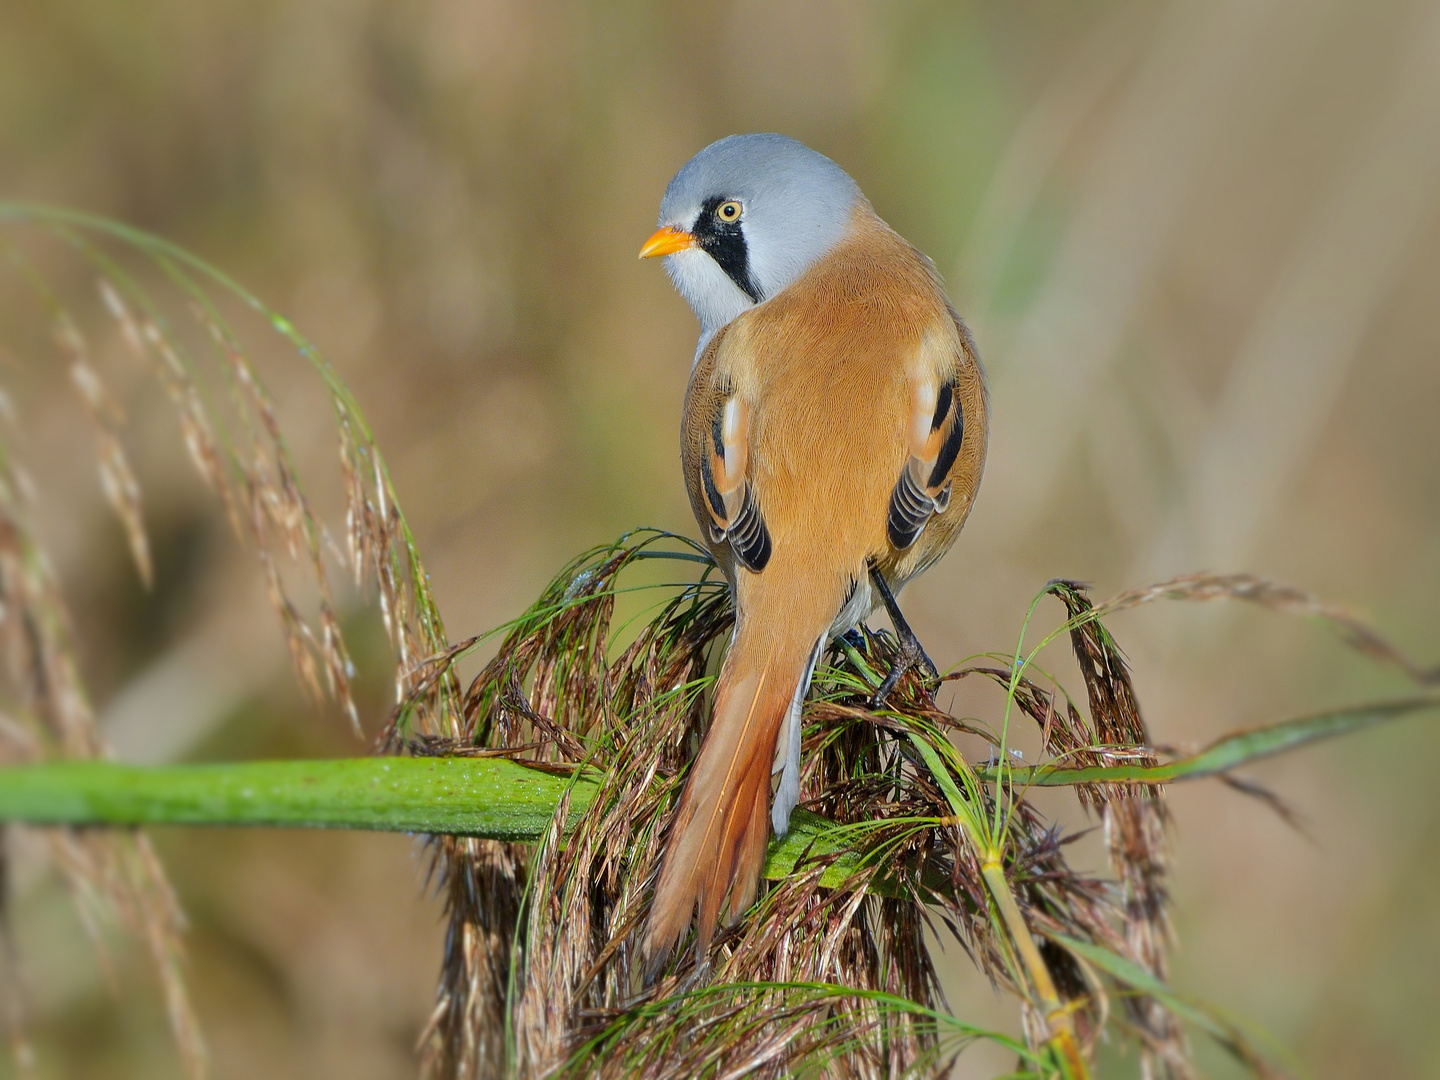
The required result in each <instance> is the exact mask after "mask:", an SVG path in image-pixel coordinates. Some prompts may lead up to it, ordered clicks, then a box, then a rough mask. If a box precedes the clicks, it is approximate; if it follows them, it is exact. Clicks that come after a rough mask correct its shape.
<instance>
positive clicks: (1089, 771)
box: [976, 694, 1440, 787]
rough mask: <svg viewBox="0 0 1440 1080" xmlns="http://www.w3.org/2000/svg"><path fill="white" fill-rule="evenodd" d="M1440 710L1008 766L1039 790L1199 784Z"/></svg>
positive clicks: (1351, 711)
mask: <svg viewBox="0 0 1440 1080" xmlns="http://www.w3.org/2000/svg"><path fill="white" fill-rule="evenodd" d="M1437 708H1440V696H1437V695H1433V694H1431V695H1425V696H1422V697H1413V698H1403V699H1401V700H1398V701H1386V702H1380V703H1376V704H1369V705H1359V706H1352V707H1348V708H1344V709H1332V710H1330V711H1327V712H1322V713H1315V714H1313V715H1311V716H1302V717H1299V718H1297V719H1294V720H1284V721H1281V722H1280V723H1278V724H1270V725H1268V726H1266V727H1260V728H1251V729H1249V730H1246V731H1237V732H1235V733H1233V734H1230V735H1226V736H1225V737H1224V738H1222V739H1219V740H1218V741H1216V742H1213V743H1211V744H1210V745H1209V746H1208V747H1206V748H1205V749H1204V750H1202V751H1200V752H1199V753H1198V754H1192V755H1190V756H1189V757H1183V758H1179V759H1177V760H1175V761H1167V762H1164V763H1162V764H1159V765H1148V766H1147V765H1109V766H1099V765H1097V766H1093V767H1090V768H1079V769H1072V768H1066V767H1064V766H1060V765H1032V766H1030V767H1029V768H1006V770H1005V773H1006V776H1007V777H1008V778H1009V779H1010V780H1011V782H1013V783H1014V784H1015V785H1016V786H1027V785H1028V786H1034V787H1066V786H1069V785H1072V784H1094V783H1107V782H1108V783H1116V782H1121V781H1127V782H1132V783H1141V784H1168V783H1170V782H1172V781H1175V780H1197V779H1200V778H1201V777H1206V776H1215V775H1217V774H1219V773H1224V772H1229V771H1230V770H1231V769H1234V768H1236V767H1238V766H1240V765H1245V764H1248V763H1249V762H1252V761H1258V760H1259V759H1260V758H1266V757H1271V756H1273V755H1275V754H1281V753H1284V752H1286V751H1288V750H1294V749H1296V748H1298V747H1301V746H1304V745H1305V744H1306V743H1311V742H1317V741H1319V740H1320V739H1329V738H1334V737H1335V736H1337V735H1349V734H1353V733H1355V732H1357V731H1363V730H1365V729H1366V728H1370V727H1374V726H1375V725H1377V724H1383V723H1387V722H1389V721H1391V720H1398V719H1400V718H1401V717H1403V716H1409V715H1410V714H1412V713H1416V712H1423V711H1426V710H1429V709H1437ZM976 772H977V774H978V775H979V777H980V778H981V779H982V780H985V781H987V782H993V781H994V780H995V779H996V778H997V770H995V769H978V770H976Z"/></svg>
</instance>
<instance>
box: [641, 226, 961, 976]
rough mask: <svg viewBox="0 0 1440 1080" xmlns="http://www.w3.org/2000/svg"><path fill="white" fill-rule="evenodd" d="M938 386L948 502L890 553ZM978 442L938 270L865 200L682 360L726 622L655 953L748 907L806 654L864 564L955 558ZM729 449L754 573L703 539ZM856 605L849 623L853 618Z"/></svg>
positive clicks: (671, 849)
mask: <svg viewBox="0 0 1440 1080" xmlns="http://www.w3.org/2000/svg"><path fill="white" fill-rule="evenodd" d="M937 386H951V387H953V391H947V392H953V395H954V397H955V399H957V403H958V404H957V409H956V414H957V416H958V417H960V418H961V419H958V420H957V421H956V422H960V423H963V425H964V429H963V440H961V441H960V443H959V450H958V453H957V454H956V456H955V458H954V461H953V464H951V465H950V467H949V468H948V470H946V472H945V475H944V476H943V477H940V478H939V482H938V483H937V484H936V485H934V488H935V490H936V491H938V490H940V489H941V488H943V489H944V493H945V496H946V498H947V499H948V502H945V503H944V505H943V508H942V509H940V510H938V511H937V512H935V513H934V515H933V517H931V518H930V519H929V520H928V522H927V523H926V524H925V525H924V527H923V529H922V531H921V532H920V534H919V537H918V539H916V540H915V541H914V542H913V543H912V544H911V545H910V546H909V547H907V548H905V549H903V550H898V549H897V548H896V547H895V546H894V545H893V543H892V541H891V537H890V536H889V535H888V534H887V513H888V511H889V509H890V504H891V499H892V493H893V492H894V491H895V489H896V485H897V479H898V478H899V477H900V476H901V474H902V470H904V469H905V468H906V467H907V463H908V462H910V461H911V459H912V457H915V456H917V455H918V459H923V461H924V463H925V464H924V466H923V467H917V469H916V475H918V476H920V477H921V481H920V483H921V486H922V487H923V486H924V485H925V484H926V483H927V482H928V480H929V479H930V477H929V476H928V475H927V474H926V468H928V463H929V462H930V461H932V460H934V458H935V456H936V453H937V452H938V451H937V450H936V449H935V448H936V447H938V446H939V445H940V444H941V443H942V442H943V437H944V434H945V431H944V430H943V429H941V428H939V427H937V428H936V429H935V430H934V431H932V430H931V429H930V426H929V417H928V416H925V415H919V414H918V413H917V409H919V408H920V407H921V406H922V405H923V406H925V407H928V408H934V407H935V406H934V402H935V400H936V392H935V387H937ZM927 388H928V389H927ZM927 393H928V394H929V396H928V397H926V396H925V395H926V394H927ZM737 398H738V399H739V402H740V404H741V406H742V408H741V410H740V411H738V412H735V411H732V413H731V414H728V415H729V416H730V417H731V418H732V419H733V418H735V417H738V418H739V421H740V422H736V423H730V422H728V421H727V420H726V417H727V414H726V412H725V409H726V406H727V403H729V402H730V401H732V400H733V399H737ZM917 402H920V403H921V404H920V405H917ZM722 429H723V431H724V432H725V433H726V437H729V435H730V433H731V432H732V431H740V432H743V438H744V441H745V446H744V447H743V453H741V454H738V455H737V454H735V453H731V454H729V455H727V454H725V453H720V452H717V451H720V450H721V447H720V446H718V445H717V442H718V441H719V440H720V439H721V432H722ZM958 434H959V433H958V432H957V435H958ZM985 441H986V405H985V394H984V382H983V376H982V373H981V369H980V366H979V363H978V361H977V359H976V357H975V353H974V349H973V347H972V346H971V344H970V341H969V338H968V335H967V334H966V332H965V329H964V327H963V325H962V324H961V323H960V322H959V320H958V318H957V317H956V316H955V314H954V312H953V311H952V309H951V308H950V306H949V303H948V301H947V299H946V297H945V293H944V290H943V288H942V286H941V284H940V281H939V278H938V276H937V275H936V274H935V271H934V268H933V266H931V264H930V263H929V261H928V260H927V259H925V258H924V256H922V255H920V254H919V253H918V252H917V251H915V249H914V248H912V247H911V246H910V245H909V244H908V243H906V242H905V241H904V240H903V239H901V238H900V237H899V236H898V235H896V234H895V233H894V232H893V231H891V230H890V228H889V227H888V226H887V225H885V224H884V222H882V221H881V220H880V219H879V218H878V217H876V216H875V214H874V213H873V212H872V211H871V210H870V208H869V206H868V205H861V206H859V207H857V208H856V210H855V211H854V214H853V217H852V220H851V227H850V229H849V232H848V233H847V235H846V237H845V239H843V240H842V241H841V242H840V244H838V245H837V246H836V247H835V248H834V250H832V251H831V252H830V253H829V254H827V255H826V256H825V257H823V258H822V259H820V260H819V261H818V262H816V263H815V265H813V266H812V267H811V268H810V269H809V270H807V271H806V272H805V273H804V274H803V275H802V276H801V277H800V278H799V279H798V280H796V281H795V282H794V283H793V284H791V285H789V286H788V287H787V288H785V289H784V290H783V291H781V292H780V293H778V294H777V295H775V296H774V297H772V298H771V299H769V300H767V301H766V302H765V303H763V304H760V305H757V306H756V307H754V308H751V309H750V310H749V311H747V312H745V313H744V314H742V315H740V316H739V317H738V318H736V319H734V320H733V321H732V322H731V323H730V324H728V325H727V326H725V327H724V328H723V329H722V330H720V331H719V332H718V333H717V334H716V335H715V337H714V338H713V339H712V340H711V342H710V343H709V345H708V347H707V348H706V350H705V352H704V353H703V355H702V356H701V357H700V358H699V360H698V361H697V363H696V366H695V369H694V371H693V372H692V375H691V380H690V386H689V390H688V392H687V394H686V401H685V415H684V422H683V428H682V459H683V463H684V468H685V477H686V484H687V487H688V489H689V492H690V499H691V504H692V507H693V509H694V511H695V515H696V518H697V520H698V521H700V522H701V525H702V530H706V533H707V537H708V538H709V543H710V548H711V550H712V552H713V553H714V555H715V557H716V559H717V561H719V563H720V565H721V566H722V567H723V568H724V569H725V572H726V574H727V576H728V577H729V579H730V582H731V586H732V589H733V594H734V599H735V607H736V626H735V633H734V637H733V638H732V641H731V644H730V647H729V650H728V652H727V654H726V657H725V661H724V665H723V667H722V670H721V673H720V677H719V679H718V682H717V687H716V691H715V701H714V708H713V718H712V720H711V724H710V727H709V730H708V731H707V733H706V735H705V739H704V742H703V744H702V746H701V749H700V753H699V755H698V757H697V759H696V761H695V763H694V765H693V767H692V769H691V773H690V777H689V780H688V782H687V785H686V788H685V791H684V794H683V796H682V798H681V802H680V805H679V807H678V809H677V812H676V815H675V819H674V823H673V825H672V829H671V833H670V838H669V841H668V847H667V850H666V854H665V858H664V862H663V865H662V869H661V873H660V877H659V880H658V883H657V885H656V891H655V899H654V902H653V905H652V909H651V916H650V923H649V928H648V933H647V939H646V950H647V952H648V953H649V955H650V956H651V957H652V958H658V957H660V956H663V955H664V954H665V953H667V952H668V951H669V949H670V948H671V947H673V945H674V944H675V943H676V942H677V941H678V940H679V939H680V937H682V936H683V934H684V933H685V930H686V928H687V927H688V925H689V922H690V919H691V914H692V912H693V911H694V910H695V908H696V905H697V904H698V908H699V935H700V943H701V946H702V949H703V947H704V946H706V945H707V944H708V942H709V940H710V936H711V934H712V932H713V929H714V927H715V925H716V922H717V920H718V918H719V916H720V915H721V912H722V909H725V908H727V907H728V910H729V912H730V913H731V914H732V916H738V915H739V914H740V913H741V912H742V911H743V910H744V909H745V908H746V907H748V906H749V904H750V903H751V901H752V900H753V899H754V897H755V893H756V889H757V887H758V881H759V876H760V872H761V869H762V864H763V860H764V856H765V850H766V844H767V841H768V838H769V832H770V821H769V813H768V808H769V801H770V794H771V774H772V771H773V770H774V762H775V760H776V756H777V754H776V750H777V747H776V743H777V738H778V737H779V735H780V734H781V731H782V728H783V726H784V724H785V722H786V718H787V714H788V712H789V710H790V707H791V703H792V700H793V699H794V698H795V695H796V692H797V687H799V688H801V689H802V690H803V683H804V680H805V679H806V678H807V677H808V672H809V667H810V664H811V663H812V662H813V657H814V655H815V651H816V649H817V646H818V645H819V644H820V643H822V642H823V641H824V639H825V637H826V635H827V634H828V633H830V632H831V630H832V628H834V629H843V627H836V626H835V623H836V620H837V617H838V616H839V615H840V613H841V610H842V608H845V609H846V611H847V612H849V611H850V606H849V605H847V601H849V600H850V598H851V597H852V596H854V595H855V593H856V590H861V595H862V596H863V597H865V598H868V597H869V595H870V593H869V583H868V578H867V575H868V572H869V568H870V567H871V566H874V567H876V568H877V569H878V570H879V571H880V572H881V573H882V574H883V575H884V577H885V579H886V581H887V582H889V583H890V584H891V585H892V587H893V588H895V589H896V590H898V589H899V588H900V587H901V586H902V585H903V584H904V583H905V581H907V580H908V579H909V578H910V577H912V576H914V574H916V573H918V572H920V571H921V570H923V569H924V568H925V567H927V566H929V565H930V564H931V563H932V562H934V560H935V559H937V558H939V556H940V555H942V554H943V553H944V551H945V550H946V549H947V548H948V547H949V546H950V544H951V543H952V542H953V540H954V538H955V535H956V534H957V533H958V531H959V529H960V526H961V525H962V524H963V523H964V520H965V517H966V515H967V514H968V513H969V510H970V505H971V502H972V497H973V495H974V492H975V489H976V487H978V485H979V481H980V470H981V467H982V465H983V461H984V453H985ZM732 450H733V448H732ZM927 455H928V456H927ZM737 456H738V459H739V460H743V462H744V477H743V480H744V481H745V482H747V483H748V484H749V495H750V497H751V498H752V499H753V503H754V506H755V507H756V508H758V513H759V516H760V518H761V519H763V522H764V525H765V528H766V529H767V530H768V537H769V542H770V544H769V548H768V549H767V550H766V551H764V552H763V553H762V554H763V555H764V560H765V561H764V563H763V566H762V567H761V568H760V569H759V572H755V571H754V570H753V569H750V568H747V566H748V565H753V564H754V563H755V560H754V559H752V560H750V563H749V564H747V562H746V559H745V557H744V553H743V552H742V553H737V551H736V550H735V546H734V545H733V544H732V543H730V542H728V541H727V539H726V538H725V537H724V535H723V531H722V530H720V529H718V528H717V527H716V526H717V519H723V518H724V514H726V513H729V514H732V515H733V514H734V512H735V507H737V506H739V505H740V502H739V500H738V498H726V497H724V495H725V493H724V492H722V491H720V490H719V489H720V488H722V487H724V483H725V478H724V476H723V475H722V474H723V471H724V462H725V461H726V460H727V458H728V460H732V461H733V460H736V458H737ZM918 459H917V460H918ZM707 470H709V473H708V477H709V482H710V483H711V485H712V490H713V491H714V492H715V494H713V495H712V494H707V487H706V485H707ZM732 479H734V478H732ZM928 490H929V489H927V491H928ZM930 493H931V494H933V493H934V492H930ZM717 501H718V502H719V504H720V505H719V506H718V507H717ZM937 505H939V504H937ZM720 523H721V524H724V523H725V522H724V521H723V520H722V521H721V522H720ZM863 606H865V610H863V611H860V612H859V613H858V616H853V617H859V618H863V617H864V615H866V614H868V611H869V607H868V604H867V605H863ZM727 896H728V904H727Z"/></svg>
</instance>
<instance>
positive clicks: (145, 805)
mask: <svg viewBox="0 0 1440 1080" xmlns="http://www.w3.org/2000/svg"><path fill="white" fill-rule="evenodd" d="M571 782H572V781H571V779H570V778H567V777H564V776H555V775H553V774H551V773H547V772H542V771H540V770H538V769H531V768H527V767H525V766H523V765H519V764H517V763H515V762H513V761H508V760H506V759H504V758H388V757H387V758H355V759H346V760H340V761H255V762H238V763H226V764H217V765H166V766H159V767H138V766H134V765H120V764H116V763H115V762H109V761H61V762H53V763H50V764H45V765H29V766H19V767H15V768H7V769H0V820H6V821H24V822H30V823H34V824H48V825H249V826H255V825H262V826H263V825H270V826H281V827H295V828H311V829H380V830H387V831H392V832H438V833H457V834H464V835H469V836H486V837H490V838H492V839H496V840H534V839H537V838H538V837H539V836H540V834H541V832H542V831H543V830H544V829H545V827H546V826H547V825H549V823H550V819H551V817H552V816H554V813H555V807H556V806H557V805H558V804H559V802H560V796H561V795H562V794H563V793H564V791H565V788H566V787H567V786H568V785H569V784H570V783H571ZM593 793H594V784H593V783H592V782H590V781H587V780H585V779H578V780H575V781H574V792H573V794H572V796H571V813H572V814H578V813H580V812H581V811H582V810H583V809H584V808H585V807H586V806H587V805H589V802H590V799H591V796H592V795H593Z"/></svg>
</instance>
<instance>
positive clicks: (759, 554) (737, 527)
mask: <svg viewBox="0 0 1440 1080" xmlns="http://www.w3.org/2000/svg"><path fill="white" fill-rule="evenodd" d="M725 534H726V537H727V538H728V539H729V541H730V550H731V551H733V552H735V558H736V559H738V560H739V562H740V565H741V566H743V567H745V569H746V570H749V571H750V572H751V573H752V574H758V573H760V571H761V570H764V569H765V564H766V563H768V562H769V561H770V530H769V529H767V528H766V527H765V519H764V518H763V517H761V516H760V507H759V506H758V505H756V503H755V496H754V495H753V494H752V493H751V491H750V485H749V484H748V483H747V484H746V485H745V495H744V501H743V502H741V504H740V511H739V513H737V514H736V515H735V520H733V521H732V522H730V527H729V528H728V529H726V530H725Z"/></svg>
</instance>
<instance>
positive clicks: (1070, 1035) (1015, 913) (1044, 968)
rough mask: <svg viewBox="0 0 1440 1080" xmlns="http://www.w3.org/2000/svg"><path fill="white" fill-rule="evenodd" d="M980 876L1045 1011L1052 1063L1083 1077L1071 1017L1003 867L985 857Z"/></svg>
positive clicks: (1072, 1077)
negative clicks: (1053, 1058) (1052, 1049)
mask: <svg viewBox="0 0 1440 1080" xmlns="http://www.w3.org/2000/svg"><path fill="white" fill-rule="evenodd" d="M980 875H981V877H983V878H984V879H985V885H986V887H987V888H988V889H989V890H990V897H991V899H992V900H993V901H994V902H995V907H996V908H997V909H998V910H999V912H1000V918H1001V920H1002V921H1003V922H1004V923H1005V928H1006V929H1007V930H1009V931H1010V939H1011V940H1012V941H1013V942H1014V943H1015V951H1016V953H1018V954H1019V957H1020V963H1021V965H1022V966H1023V967H1024V968H1025V974H1026V976H1027V977H1028V978H1029V980H1030V984H1031V987H1032V988H1033V989H1034V991H1035V1002H1036V1003H1037V1004H1038V1005H1039V1006H1040V1008H1041V1010H1042V1012H1043V1013H1044V1014H1045V1024H1046V1026H1047V1027H1048V1028H1049V1029H1050V1045H1051V1046H1052V1047H1053V1048H1054V1050H1055V1054H1056V1058H1057V1059H1058V1060H1057V1061H1056V1064H1057V1065H1058V1066H1059V1068H1060V1070H1061V1075H1062V1076H1064V1077H1066V1078H1067V1080H1085V1078H1086V1077H1088V1076H1089V1075H1090V1073H1089V1069H1088V1068H1087V1067H1086V1065H1085V1058H1084V1055H1082V1054H1081V1053H1080V1044H1079V1042H1078V1040H1077V1039H1076V1037H1075V1019H1074V1017H1072V1016H1071V1015H1070V1010H1069V1009H1067V1008H1066V1007H1065V1003H1064V1002H1063V1001H1061V1000H1060V993H1059V991H1058V990H1057V989H1056V988H1055V980H1054V979H1053V978H1051V977H1050V968H1049V966H1048V965H1047V964H1046V963H1045V958H1044V957H1043V956H1041V955H1040V947H1039V946H1038V945H1037V944H1036V943H1035V938H1034V936H1033V935H1032V934H1031V933H1030V928H1029V927H1028V926H1027V925H1026V924H1025V916H1024V914H1023V913H1022V912H1021V911H1020V905H1019V903H1018V902H1017V901H1016V900H1015V894H1014V893H1013V892H1011V891H1010V882H1009V881H1007V880H1006V878H1005V869H1004V867H1003V866H1001V865H1000V860H999V859H998V858H996V857H988V858H986V859H985V861H984V862H983V863H982V864H981V865H980Z"/></svg>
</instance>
